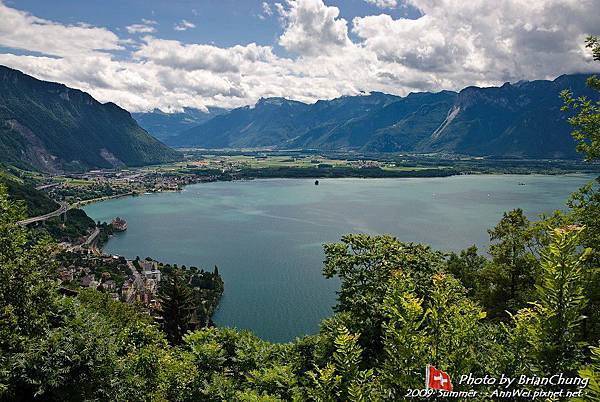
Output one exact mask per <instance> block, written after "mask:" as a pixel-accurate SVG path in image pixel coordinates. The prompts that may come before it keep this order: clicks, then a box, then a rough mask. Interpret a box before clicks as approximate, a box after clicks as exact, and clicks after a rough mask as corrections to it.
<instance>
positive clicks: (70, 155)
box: [0, 66, 180, 172]
mask: <svg viewBox="0 0 600 402" xmlns="http://www.w3.org/2000/svg"><path fill="white" fill-rule="evenodd" d="M179 158H180V155H179V153H178V152H176V151H174V150H172V149H170V148H169V147H167V146H166V145H164V144H162V143H161V142H159V141H158V140H156V139H155V138H153V137H152V136H150V135H148V133H147V132H146V131H145V130H144V129H142V128H141V127H140V126H139V125H138V124H137V123H136V122H135V120H134V119H133V118H132V117H131V115H130V114H129V113H128V112H127V111H126V110H124V109H121V108H120V107H118V106H117V105H115V104H113V103H106V104H102V103H100V102H98V101H96V100H95V99H94V98H92V97H91V96H90V95H89V94H87V93H85V92H82V91H79V90H76V89H72V88H68V87H66V86H64V85H62V84H57V83H52V82H45V81H40V80H37V79H35V78H33V77H30V76H28V75H26V74H23V73H21V72H20V71H17V70H13V69H10V68H7V67H3V66H0V162H6V163H10V164H15V165H18V166H23V167H30V168H31V167H33V168H36V169H39V170H43V171H49V172H58V171H69V170H84V169H89V168H110V167H118V166H140V165H146V164H153V163H161V162H168V161H173V160H177V159H179Z"/></svg>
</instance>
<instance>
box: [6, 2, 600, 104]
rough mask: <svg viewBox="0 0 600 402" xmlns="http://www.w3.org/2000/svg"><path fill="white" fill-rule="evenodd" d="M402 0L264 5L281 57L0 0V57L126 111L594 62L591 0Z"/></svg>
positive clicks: (535, 73) (549, 74) (417, 85)
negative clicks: (372, 9)
mask: <svg viewBox="0 0 600 402" xmlns="http://www.w3.org/2000/svg"><path fill="white" fill-rule="evenodd" d="M409 3H410V5H411V6H413V7H415V8H418V9H419V10H420V12H421V14H422V16H421V17H420V18H418V19H415V20H410V19H404V18H399V19H394V18H392V17H390V16H389V15H387V14H380V15H374V16H365V17H357V18H354V19H353V20H352V21H351V22H350V23H349V22H348V21H346V20H345V19H343V18H341V17H340V10H339V9H338V8H337V7H331V6H327V5H325V4H323V2H322V1H321V0H286V2H285V3H270V4H271V8H270V9H271V10H272V11H276V12H277V13H278V15H279V17H280V19H281V22H282V25H283V29H284V30H283V33H282V34H281V36H280V37H279V44H280V45H281V46H283V47H284V48H285V49H286V50H287V51H288V52H289V53H287V54H289V55H291V56H286V57H282V56H281V55H277V50H276V48H274V47H272V46H261V45H257V44H254V43H251V44H248V45H237V46H231V47H218V46H213V45H208V44H202V43H183V42H180V41H176V40H166V39H161V38H157V37H154V36H148V35H146V36H143V37H142V38H140V39H136V43H135V44H136V46H133V47H127V48H124V45H125V44H128V43H129V44H130V42H131V41H130V40H129V42H127V40H125V39H123V38H119V37H118V36H117V35H116V34H115V33H113V32H111V31H110V30H108V29H106V28H101V27H93V26H89V25H84V24H78V25H65V24H60V23H56V22H52V21H47V20H43V19H40V18H37V17H35V16H32V15H30V14H27V13H24V12H22V11H18V10H16V9H13V8H10V7H7V6H5V5H4V4H3V3H2V0H0V46H3V47H7V48H9V49H10V48H16V49H20V51H19V52H16V51H10V50H5V51H0V64H4V65H8V66H11V67H14V68H17V69H19V70H22V71H24V72H25V73H28V74H31V75H34V76H36V77H39V78H41V79H46V80H51V81H58V82H62V83H65V84H67V85H69V86H72V87H75V88H79V89H82V90H84V91H87V92H89V93H91V94H92V95H93V96H94V97H96V98H97V99H98V100H100V101H113V102H115V103H117V104H119V105H121V106H123V107H125V108H127V109H128V110H131V111H139V110H151V109H154V108H161V109H163V110H167V111H175V110H180V109H181V108H183V107H186V106H187V107H197V108H203V107H204V106H206V105H219V106H225V107H236V106H241V105H245V104H252V103H254V102H255V101H256V100H257V99H258V98H260V97H261V96H262V97H269V96H285V97H287V98H291V99H297V100H301V101H306V102H310V101H315V100H317V99H324V98H334V97H338V96H340V95H350V94H358V93H360V92H362V91H383V92H388V93H394V94H399V95H405V94H406V93H408V92H411V91H423V90H440V89H460V88H462V87H464V86H467V85H493V84H499V83H502V82H503V81H505V80H511V81H516V80H520V79H539V78H554V77H556V76H557V75H560V74H563V73H572V72H589V71H594V70H597V69H598V67H597V63H593V62H592V61H591V57H589V55H586V50H585V49H584V48H583V46H582V45H583V38H584V36H585V35H586V34H594V33H595V34H598V33H600V14H599V13H595V12H593V10H596V9H597V6H598V0H505V1H502V2H500V3H493V4H492V3H491V2H489V1H487V0H470V1H469V2H463V1H458V0H456V1H453V0H410V1H409ZM142 24H143V25H145V26H148V27H153V26H154V25H156V22H155V21H151V20H142ZM350 29H351V30H352V32H353V33H354V35H356V36H355V37H356V38H357V39H356V40H354V41H352V40H351V39H350V38H349V36H348V31H349V30H350ZM138 41H139V42H138ZM117 51H118V55H117V53H116V52H117ZM22 53H27V54H25V55H23V54H22ZM38 53H41V54H38Z"/></svg>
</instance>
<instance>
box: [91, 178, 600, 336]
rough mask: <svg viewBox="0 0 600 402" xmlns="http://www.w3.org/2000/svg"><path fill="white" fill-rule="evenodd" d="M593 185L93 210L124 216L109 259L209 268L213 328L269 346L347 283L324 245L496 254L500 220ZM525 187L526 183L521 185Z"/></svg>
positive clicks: (191, 193)
mask: <svg viewBox="0 0 600 402" xmlns="http://www.w3.org/2000/svg"><path fill="white" fill-rule="evenodd" d="M592 178H593V177H592V176H589V175H566V176H541V175H528V176H519V175H473V176H455V177H448V178H414V179H320V180H319V182H320V184H319V185H318V186H315V185H314V180H308V179H306V180H305V179H271V180H253V181H236V182H215V183H206V184H197V185H192V186H188V187H186V188H185V189H184V190H183V191H182V192H180V193H162V194H150V195H143V196H139V197H128V198H122V199H116V200H110V201H105V202H102V203H97V204H92V205H89V206H87V207H85V210H86V212H87V213H88V214H89V215H90V216H91V217H92V218H94V219H95V220H101V221H110V220H111V219H112V218H114V217H115V216H121V217H123V218H125V219H126V220H127V222H128V226H129V228H128V230H127V232H125V233H121V234H118V235H116V236H114V237H113V238H112V239H111V240H110V241H109V242H108V244H107V245H106V247H105V252H108V253H113V254H119V255H124V256H126V257H129V258H135V256H140V257H141V258H144V257H146V256H150V257H153V258H155V259H157V260H160V261H164V262H171V263H177V264H179V265H181V264H185V265H187V266H191V265H194V266H198V267H203V268H205V269H212V267H213V266H214V265H217V266H218V267H219V272H220V273H221V274H222V276H223V278H224V280H225V294H224V296H223V299H222V300H221V304H220V307H219V310H218V311H217V313H216V315H215V317H214V318H215V321H216V323H217V324H218V325H221V326H234V327H237V328H244V329H251V330H252V331H254V332H255V333H256V334H258V335H259V336H260V337H262V338H264V339H267V340H271V341H289V340H292V339H294V338H295V337H296V336H301V335H303V334H310V333H315V332H317V331H318V328H319V322H320V320H321V319H323V318H325V317H327V316H329V315H330V314H331V312H332V310H331V307H332V306H333V305H334V304H335V291H336V290H337V288H338V285H339V284H338V282H337V281H336V280H335V279H325V278H324V277H323V276H322V275H321V269H322V261H323V251H322V243H324V242H334V241H337V240H338V239H339V238H340V237H341V236H342V235H343V234H346V233H368V234H384V233H389V234H393V235H396V236H397V237H398V238H399V239H400V240H402V241H407V242H408V241H414V242H424V243H428V244H430V245H432V246H433V247H434V248H437V249H443V250H459V249H462V248H465V247H468V246H470V245H471V244H476V245H478V246H479V247H480V249H482V250H484V251H485V250H487V246H488V236H487V229H488V228H491V227H493V226H494V225H495V223H496V222H497V221H498V220H499V219H500V218H501V217H502V213H503V212H504V211H507V210H509V209H513V208H517V207H519V208H523V209H524V210H525V212H526V213H527V214H528V215H529V216H530V217H535V216H536V215H538V214H540V213H543V212H550V211H552V210H553V209H556V208H562V207H563V206H564V202H565V200H566V199H567V197H568V195H569V194H570V193H571V192H573V191H574V190H576V189H577V188H578V187H580V186H581V185H583V184H584V183H587V182H588V181H590V180H592ZM523 184H524V185H523Z"/></svg>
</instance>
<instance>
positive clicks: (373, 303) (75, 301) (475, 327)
mask: <svg viewBox="0 0 600 402" xmlns="http://www.w3.org/2000/svg"><path fill="white" fill-rule="evenodd" d="M0 210H1V214H0V215H1V217H0V247H1V248H0V251H1V253H0V255H1V259H2V260H1V261H0V262H1V267H2V268H1V271H0V273H1V276H0V280H1V285H2V286H0V303H1V305H0V306H1V308H2V310H1V315H0V347H1V352H2V354H1V355H0V395H1V397H2V398H4V399H10V400H17V401H18V400H36V399H37V400H51V401H52V400H56V401H58V400H61V401H64V400H67V401H68V400H72V401H75V400H117V401H119V400H123V401H125V400H127V401H138V400H139V401H145V400H156V401H164V400H169V401H286V400H287V401H307V400H311V401H394V400H399V399H402V397H403V396H404V394H405V393H406V390H407V388H421V386H422V385H421V384H422V383H423V374H422V373H423V370H424V367H425V365H426V364H434V365H435V366H436V367H439V368H441V369H443V370H446V371H448V372H450V373H452V375H453V376H454V377H455V378H457V377H458V376H460V375H462V374H468V373H473V375H480V376H483V375H485V374H488V375H491V376H498V375H500V374H501V373H508V374H510V375H514V376H516V375H520V374H537V375H543V374H551V373H554V372H558V371H560V372H564V373H567V374H572V375H578V373H579V374H580V375H582V376H586V377H593V378H594V379H593V381H596V382H593V381H592V382H591V386H590V387H591V388H590V393H591V395H593V394H592V392H595V391H594V389H593V387H594V386H597V379H596V376H597V373H598V367H597V354H598V353H597V349H593V348H592V349H590V348H588V345H589V346H595V345H593V343H592V342H589V340H590V339H594V337H595V336H596V334H593V335H589V334H586V332H585V331H583V330H582V329H583V323H585V322H586V321H588V319H587V318H585V316H584V315H583V312H584V310H585V308H587V306H588V301H589V300H590V297H589V295H588V291H589V289H588V287H586V286H585V278H586V275H587V272H588V271H589V270H590V269H591V268H592V267H591V266H590V265H589V262H590V259H591V257H592V255H593V251H592V250H593V249H595V246H594V247H588V248H585V249H583V251H580V247H579V245H581V244H582V239H583V236H584V234H585V233H586V228H584V227H582V226H576V225H570V226H565V227H563V228H562V229H556V230H547V231H545V232H543V233H539V234H537V235H536V236H537V238H538V240H539V243H540V244H541V243H545V245H543V246H541V248H540V253H539V254H540V257H539V258H535V257H534V256H533V254H531V255H529V254H527V258H526V259H525V260H526V261H527V264H524V265H522V266H521V269H523V270H536V271H537V272H538V275H536V277H537V278H539V279H538V280H537V281H536V282H535V283H532V284H530V285H527V284H521V285H522V286H523V287H527V286H528V287H527V289H524V290H526V291H527V292H526V293H527V294H529V295H531V297H532V298H531V299H530V300H529V301H530V302H533V304H529V303H526V302H525V301H523V302H521V301H520V299H518V298H517V299H515V301H514V303H513V304H511V306H513V307H514V309H515V313H514V314H513V315H512V316H511V315H509V314H506V315H504V316H497V317H492V316H490V314H489V313H494V311H495V309H494V308H495V306H494V305H486V301H487V300H488V299H487V298H486V297H480V296H481V295H483V296H485V295H487V294H488V293H489V289H486V286H491V287H492V288H494V289H496V288H498V287H504V289H502V291H503V292H510V289H511V286H512V285H511V282H510V281H507V282H503V281H497V282H490V281H485V280H481V279H480V278H485V275H487V273H489V272H490V270H493V269H495V270H505V271H506V273H507V275H508V276H507V277H510V275H509V274H510V272H513V271H514V267H512V266H510V264H509V263H507V262H506V261H504V260H502V261H500V262H499V261H497V260H496V259H494V258H492V259H491V260H487V259H485V258H483V257H481V256H478V255H477V253H476V252H475V251H474V250H473V249H470V250H468V251H466V252H464V253H461V254H457V255H453V256H451V257H449V256H447V255H444V254H443V253H440V252H437V251H434V250H431V249H430V248H429V247H427V246H423V245H418V244H410V243H401V242H399V241H398V240H397V239H395V238H393V237H391V236H374V237H373V236H367V235H347V236H344V237H343V238H342V241H341V242H340V243H334V244H327V245H326V246H325V253H326V260H325V267H324V274H325V275H326V276H327V277H332V276H334V275H335V276H339V277H340V279H341V290H340V294H339V303H338V305H337V306H336V307H335V314H334V315H333V316H332V317H331V318H328V319H326V320H324V321H323V323H322V326H321V331H320V332H319V334H317V335H314V336H308V337H304V338H301V339H297V340H296V341H294V342H291V343H288V344H272V343H269V342H265V341H262V340H260V339H258V338H257V337H255V336H254V335H253V334H251V333H250V332H246V331H237V330H234V329H228V328H204V329H201V330H197V331H188V332H187V333H184V331H183V330H182V328H180V327H181V325H179V326H177V321H176V320H174V321H172V323H174V324H175V326H173V328H172V330H168V331H167V332H166V333H164V332H162V331H161V329H160V327H159V326H158V325H157V324H155V323H154V322H153V321H152V319H151V318H150V317H149V316H148V315H146V314H143V313H142V312H141V311H139V310H137V308H136V307H135V306H131V305H127V304H123V303H121V302H115V301H113V300H111V299H109V298H108V296H107V295H106V294H102V293H99V292H96V291H91V290H87V291H83V292H81V293H79V295H77V296H76V297H63V296H60V295H59V293H58V291H57V289H58V288H57V283H56V282H55V281H53V278H54V276H53V268H54V266H55V264H56V263H55V261H54V257H53V254H52V251H51V250H52V246H51V244H50V243H49V242H48V241H47V240H46V239H44V238H39V234H37V233H36V232H30V231H28V230H27V229H24V228H22V227H20V226H18V225H16V224H14V222H15V221H17V220H18V219H19V218H20V216H22V215H23V208H22V207H20V206H19V205H18V204H17V205H16V206H15V205H14V203H13V202H11V201H10V200H9V198H8V197H7V195H6V191H5V189H4V188H0ZM519 214H520V212H519V211H512V212H511V213H509V214H507V215H506V216H505V217H504V218H503V220H502V222H500V224H499V225H498V227H499V228H501V227H506V226H507V225H509V224H514V222H515V219H516V221H518V222H521V220H520V218H518V215H519ZM492 232H493V233H494V236H496V244H502V242H508V241H509V240H510V239H512V237H509V238H506V236H509V235H512V232H510V233H508V234H506V235H499V232H498V230H494V231H492ZM527 233H528V235H527V236H530V237H531V236H533V235H532V234H531V233H535V232H534V231H527ZM527 238H529V237H527ZM512 240H514V239H512ZM512 240H511V241H512ZM519 244H520V243H519ZM511 249H512V248H511ZM519 255H520V254H519ZM525 260H523V261H525ZM511 261H515V263H519V264H520V263H521V262H522V260H520V259H515V260H511ZM461 264H464V266H461ZM453 273H454V274H453ZM527 274H528V275H530V274H531V272H528V273H527ZM169 277H170V279H169V280H170V281H171V282H169V285H170V286H167V287H166V288H165V290H164V294H163V297H167V295H168V294H169V293H171V294H174V293H176V292H175V290H177V288H178V286H177V284H178V281H180V280H181V279H182V277H180V276H178V275H177V274H176V273H174V274H173V273H172V274H171V275H170V276H169ZM462 278H464V282H465V283H472V284H474V285H475V286H476V287H477V291H476V292H475V293H473V292H472V291H471V290H472V289H468V288H466V287H465V286H464V285H463V283H462V281H463V279H462ZM170 288H173V289H175V290H173V289H170ZM169 289H170V290H169ZM177 299H178V300H187V304H186V305H185V306H187V307H186V308H183V309H182V310H179V311H177V310H178V309H177V307H176V306H175V307H174V306H169V304H168V303H165V309H171V308H172V310H173V311H175V312H176V313H177V314H181V317H179V318H181V319H182V320H183V321H181V320H180V321H181V322H188V321H189V314H190V311H192V310H193V308H194V299H193V295H191V294H189V295H187V297H183V298H181V297H178V298H177ZM185 306H182V307H185ZM188 307H189V308H188ZM182 317H183V318H182ZM595 339H597V338H595ZM594 384H595V385H594Z"/></svg>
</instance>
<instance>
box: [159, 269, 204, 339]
mask: <svg viewBox="0 0 600 402" xmlns="http://www.w3.org/2000/svg"><path fill="white" fill-rule="evenodd" d="M158 300H159V301H160V314H161V315H162V318H163V320H164V322H163V328H164V330H165V333H166V334H167V339H168V340H169V341H170V342H171V343H172V344H174V345H178V344H180V343H181V341H182V338H183V335H184V334H185V333H186V332H187V331H188V330H189V327H190V320H191V319H192V316H193V314H194V311H195V310H196V306H195V303H194V293H193V291H192V289H191V288H190V287H189V286H188V283H187V282H186V276H185V275H184V273H183V272H182V271H181V270H179V269H176V270H175V271H174V272H173V273H171V274H169V275H166V277H165V278H163V280H162V281H161V284H160V289H159V292H158Z"/></svg>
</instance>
